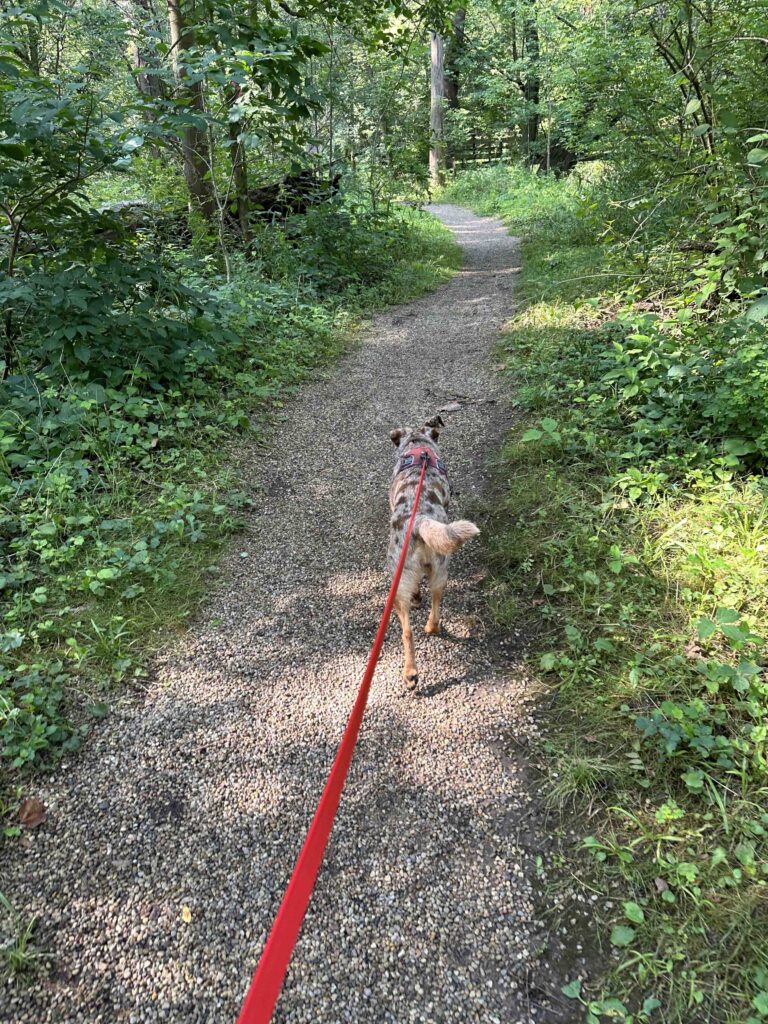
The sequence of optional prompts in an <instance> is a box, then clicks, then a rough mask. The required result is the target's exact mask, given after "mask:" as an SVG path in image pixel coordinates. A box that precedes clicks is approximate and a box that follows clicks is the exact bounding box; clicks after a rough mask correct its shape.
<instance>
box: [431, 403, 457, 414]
mask: <svg viewBox="0 0 768 1024" xmlns="http://www.w3.org/2000/svg"><path fill="white" fill-rule="evenodd" d="M460 409H461V402H449V403H448V404H447V405H441V406H440V408H439V409H438V410H437V411H438V412H459V410H460Z"/></svg>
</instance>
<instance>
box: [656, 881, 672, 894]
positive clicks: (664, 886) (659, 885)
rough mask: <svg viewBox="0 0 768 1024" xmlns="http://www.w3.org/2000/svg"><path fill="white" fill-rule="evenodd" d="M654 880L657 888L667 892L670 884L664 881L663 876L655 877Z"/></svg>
mask: <svg viewBox="0 0 768 1024" xmlns="http://www.w3.org/2000/svg"><path fill="white" fill-rule="evenodd" d="M654 881H655V883H656V888H657V890H658V891H659V892H666V891H667V889H668V888H669V886H668V885H667V883H666V882H665V881H664V879H663V878H656V879H654Z"/></svg>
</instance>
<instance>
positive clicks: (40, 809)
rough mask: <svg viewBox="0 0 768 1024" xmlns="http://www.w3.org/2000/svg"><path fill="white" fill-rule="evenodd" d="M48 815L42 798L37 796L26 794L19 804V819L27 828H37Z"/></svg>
mask: <svg viewBox="0 0 768 1024" xmlns="http://www.w3.org/2000/svg"><path fill="white" fill-rule="evenodd" d="M47 817H48V811H47V810H46V807H45V804H44V803H43V801H42V800H38V799H37V797H36V796H26V797H24V799H23V800H22V801H21V804H20V805H19V821H20V822H21V824H22V825H26V827H27V828H37V826H38V825H42V823H43V822H44V821H45V819H46V818H47Z"/></svg>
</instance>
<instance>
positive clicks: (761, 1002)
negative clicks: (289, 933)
mask: <svg viewBox="0 0 768 1024" xmlns="http://www.w3.org/2000/svg"><path fill="white" fill-rule="evenodd" d="M752 1005H753V1006H754V1008H755V1009H756V1010H757V1012H758V1013H759V1014H760V1016H761V1017H768V992H758V993H757V995H756V996H755V998H754V999H753V1000H752Z"/></svg>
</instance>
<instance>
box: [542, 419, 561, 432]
mask: <svg viewBox="0 0 768 1024" xmlns="http://www.w3.org/2000/svg"><path fill="white" fill-rule="evenodd" d="M541 426H542V428H543V429H544V430H546V432H547V433H548V434H553V433H554V432H555V431H556V430H557V420H553V419H552V417H551V416H545V417H544V419H543V420H542V421H541Z"/></svg>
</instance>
